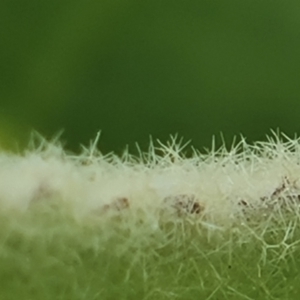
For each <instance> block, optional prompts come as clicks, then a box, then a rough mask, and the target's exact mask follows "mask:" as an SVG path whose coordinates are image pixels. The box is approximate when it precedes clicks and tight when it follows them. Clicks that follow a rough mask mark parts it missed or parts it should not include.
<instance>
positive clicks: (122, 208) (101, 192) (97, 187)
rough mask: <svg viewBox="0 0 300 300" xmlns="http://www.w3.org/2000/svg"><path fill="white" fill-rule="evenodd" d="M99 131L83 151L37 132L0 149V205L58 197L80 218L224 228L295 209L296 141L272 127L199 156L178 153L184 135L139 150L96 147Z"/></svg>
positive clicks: (22, 206)
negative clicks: (26, 142) (20, 145)
mask: <svg viewBox="0 0 300 300" xmlns="http://www.w3.org/2000/svg"><path fill="white" fill-rule="evenodd" d="M99 136H100V134H99V133H98V134H97V137H96V139H95V140H94V142H92V143H91V145H90V147H88V148H85V147H83V151H82V153H81V154H80V155H73V154H68V153H67V152H66V151H64V149H63V147H62V146H61V145H60V143H59V142H58V141H57V139H55V140H53V141H50V142H47V141H46V140H44V139H43V138H41V137H39V142H38V144H37V145H36V144H35V143H33V141H34V139H32V143H31V146H30V147H29V149H28V150H26V151H24V153H22V154H11V153H5V152H2V153H1V154H0V165H1V168H0V206H1V209H2V210H7V211H19V212H21V213H26V212H28V211H30V209H31V208H32V207H33V206H35V205H36V204H40V203H44V204H46V205H47V203H48V204H51V203H52V201H54V199H55V201H56V202H58V205H59V206H66V207H68V209H69V211H70V213H71V214H72V215H73V216H74V217H75V218H77V219H78V220H79V219H81V220H91V219H92V220H94V221H97V220H100V221H103V220H106V219H109V218H111V217H113V216H123V215H124V216H125V215H126V214H129V215H130V218H128V220H129V221H130V220H134V218H136V217H137V216H138V217H139V218H142V219H144V220H148V222H149V224H151V226H152V228H157V227H158V226H159V223H160V222H161V220H173V221H174V220H175V221H176V220H181V219H190V220H192V221H193V222H200V223H201V224H204V225H205V226H207V227H210V228H216V229H222V228H226V227H228V226H231V225H232V224H233V223H236V222H238V223H240V224H245V223H247V222H252V221H254V220H257V218H258V219H259V218H260V219H262V218H263V219H266V220H268V218H269V217H270V216H271V215H273V214H274V213H275V212H279V213H280V214H282V212H283V211H285V212H292V213H294V214H299V211H298V207H299V203H300V165H299V163H300V143H299V139H298V138H293V139H292V138H289V137H287V136H286V135H284V134H279V133H274V132H273V135H272V136H269V137H268V139H267V141H266V142H256V143H253V144H248V143H247V142H246V140H245V138H243V137H241V139H240V141H239V142H238V143H236V144H233V145H232V147H231V148H230V149H229V150H228V149H226V147H225V145H223V146H222V147H221V148H219V149H215V146H214V143H213V146H212V149H211V150H210V151H209V152H208V153H206V154H203V153H201V152H199V151H196V150H195V149H193V154H192V155H190V156H189V157H185V156H184V155H183V149H184V148H185V147H186V146H187V144H183V142H182V139H181V140H179V139H178V138H177V136H171V138H170V140H169V142H168V143H166V144H164V143H162V142H161V141H157V146H156V145H155V143H154V142H153V141H152V140H151V142H150V146H149V150H148V151H147V152H142V151H141V150H140V149H139V148H138V149H139V153H140V154H139V156H132V155H130V153H129V152H128V151H125V152H124V154H123V155H122V156H121V157H118V156H116V155H114V154H113V153H110V154H107V155H103V154H102V153H101V152H100V151H99V150H98V149H97V143H98V140H99Z"/></svg>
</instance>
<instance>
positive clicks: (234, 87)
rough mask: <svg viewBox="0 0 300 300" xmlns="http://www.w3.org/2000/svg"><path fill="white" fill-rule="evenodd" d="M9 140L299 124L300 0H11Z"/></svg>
mask: <svg viewBox="0 0 300 300" xmlns="http://www.w3.org/2000/svg"><path fill="white" fill-rule="evenodd" d="M0 24H1V26H0V39H1V40H0V42H1V44H0V45H1V46H0V71H1V72H0V76H1V80H0V143H1V145H2V147H6V148H10V149H15V148H16V144H18V145H19V147H22V146H24V145H26V143H27V142H28V138H29V132H30V131H31V130H33V129H34V130H37V131H38V132H40V133H41V134H42V135H44V136H45V137H47V138H50V137H53V135H55V134H56V133H57V132H58V131H59V130H61V129H64V133H63V135H62V140H63V141H64V142H65V143H66V147H67V149H70V150H73V151H78V149H79V145H80V144H88V142H89V141H90V140H91V139H93V138H94V137H95V135H96V132H97V131H99V130H101V131H102V134H101V140H100V143H99V147H100V149H101V150H102V151H103V152H108V151H111V150H114V151H115V152H117V153H118V152H121V151H122V149H124V147H125V146H126V145H127V144H128V145H129V147H130V149H132V151H133V152H134V143H135V142H138V143H139V144H141V145H142V147H143V146H146V145H147V144H148V142H149V135H152V136H153V137H154V138H159V139H161V140H166V139H167V138H168V136H169V135H170V134H175V133H178V134H179V136H183V137H185V139H186V140H189V139H191V140H192V144H193V145H194V146H196V147H198V148H202V147H209V145H210V144H211V139H212V135H216V136H219V135H220V132H221V131H222V132H223V133H224V135H225V138H226V139H228V140H232V137H233V136H234V135H239V134H243V135H245V136H247V138H248V141H250V142H251V141H253V140H260V139H263V138H264V137H265V135H266V134H269V133H270V128H273V129H276V128H278V127H279V128H280V130H282V131H283V132H285V133H287V134H289V135H293V134H294V133H295V132H299V131H300V122H299V111H300V84H299V70H300V1H298V0H297V1H296V0H291V1H284V0H280V1H278V0H273V1H270V0H257V1H255V0H251V1H250V0H248V1H247V0H243V1H241V0H238V1H231V0H213V1H212V0H207V1H202V0H191V1H188V0H186V1H183V0H182V1H179V0H172V1H168V0H160V1H156V0H151V1H147V0H145V1H141V0H135V1H133V0H119V1H117V0H98V1H96V0H95V1H92V0H90V1H89V0H86V1H82V0H72V1H71V0H51V1H46V0H45V1H43V0H28V1H26V0H1V1H0Z"/></svg>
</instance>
